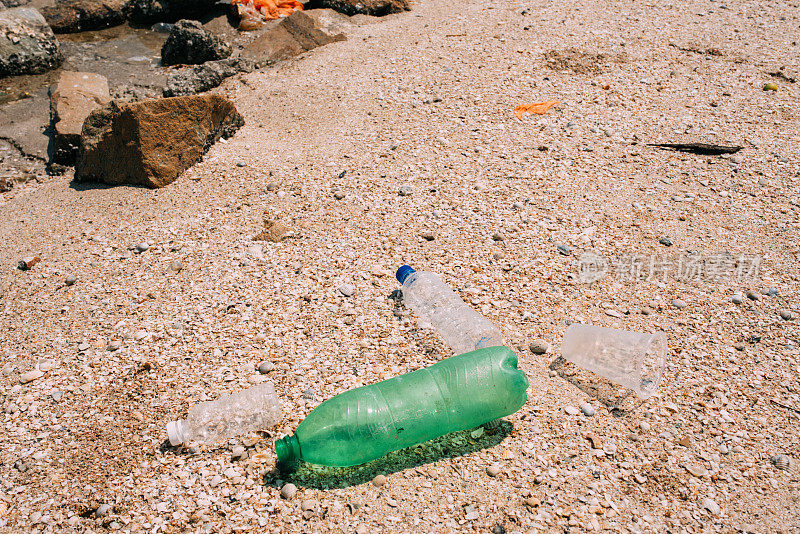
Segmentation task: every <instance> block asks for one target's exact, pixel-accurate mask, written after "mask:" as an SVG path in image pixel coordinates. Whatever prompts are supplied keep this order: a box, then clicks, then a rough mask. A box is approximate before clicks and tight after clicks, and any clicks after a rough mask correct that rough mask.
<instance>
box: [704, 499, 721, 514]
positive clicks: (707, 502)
mask: <svg viewBox="0 0 800 534" xmlns="http://www.w3.org/2000/svg"><path fill="white" fill-rule="evenodd" d="M703 508H705V509H706V510H708V513H710V514H711V515H719V513H720V508H719V505H718V504H717V503H716V502H714V501H713V500H712V499H709V498H708V497H706V498H705V499H703Z"/></svg>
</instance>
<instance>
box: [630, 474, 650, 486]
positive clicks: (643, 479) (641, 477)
mask: <svg viewBox="0 0 800 534" xmlns="http://www.w3.org/2000/svg"><path fill="white" fill-rule="evenodd" d="M633 478H634V479H635V480H636V482H638V483H639V484H644V483H645V482H647V477H646V476H644V475H641V474H639V473H636V474H635V475H634V476H633Z"/></svg>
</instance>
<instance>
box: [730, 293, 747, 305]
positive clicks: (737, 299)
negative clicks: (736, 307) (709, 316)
mask: <svg viewBox="0 0 800 534" xmlns="http://www.w3.org/2000/svg"><path fill="white" fill-rule="evenodd" d="M731 302H733V303H734V304H741V303H742V302H744V296H743V295H742V294H741V293H734V294H733V296H732V297H731Z"/></svg>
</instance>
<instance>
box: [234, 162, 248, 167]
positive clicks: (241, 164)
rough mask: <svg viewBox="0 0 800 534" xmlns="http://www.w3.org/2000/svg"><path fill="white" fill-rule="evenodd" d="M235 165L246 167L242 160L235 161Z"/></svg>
mask: <svg viewBox="0 0 800 534" xmlns="http://www.w3.org/2000/svg"><path fill="white" fill-rule="evenodd" d="M236 166H237V167H246V166H247V163H245V162H244V161H237V162H236Z"/></svg>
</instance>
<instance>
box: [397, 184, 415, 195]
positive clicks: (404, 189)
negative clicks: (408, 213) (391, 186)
mask: <svg viewBox="0 0 800 534" xmlns="http://www.w3.org/2000/svg"><path fill="white" fill-rule="evenodd" d="M397 194H398V195H400V196H401V197H410V196H411V195H413V194H414V188H413V187H411V186H410V185H401V186H400V189H398V190H397Z"/></svg>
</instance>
